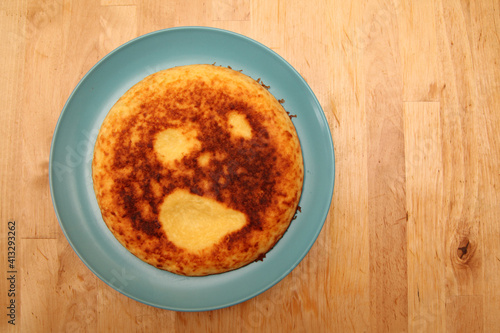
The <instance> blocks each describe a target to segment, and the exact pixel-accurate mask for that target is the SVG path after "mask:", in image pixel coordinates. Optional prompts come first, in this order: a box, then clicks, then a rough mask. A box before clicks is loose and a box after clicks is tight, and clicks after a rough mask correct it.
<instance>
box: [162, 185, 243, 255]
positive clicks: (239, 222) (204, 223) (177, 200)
mask: <svg viewBox="0 0 500 333" xmlns="http://www.w3.org/2000/svg"><path fill="white" fill-rule="evenodd" d="M159 221H160V223H161V225H162V228H163V230H164V231H165V234H166V235H168V239H169V240H170V241H171V242H173V243H174V244H175V245H176V246H178V247H181V248H184V249H187V250H189V251H199V250H202V249H204V248H207V247H209V246H212V245H214V244H216V243H218V242H219V241H220V240H221V239H222V238H223V237H224V236H226V235H227V234H229V233H231V232H233V231H236V230H239V229H241V228H242V227H243V226H244V225H245V224H246V217H245V214H243V213H241V212H238V211H236V210H233V209H230V208H228V207H226V206H225V205H223V204H221V203H219V202H217V201H215V200H213V199H209V198H206V197H200V196H198V195H194V194H191V193H189V192H188V191H186V190H176V191H174V192H173V193H172V194H170V195H168V196H167V197H166V198H165V200H164V201H163V204H162V205H161V207H160V215H159Z"/></svg>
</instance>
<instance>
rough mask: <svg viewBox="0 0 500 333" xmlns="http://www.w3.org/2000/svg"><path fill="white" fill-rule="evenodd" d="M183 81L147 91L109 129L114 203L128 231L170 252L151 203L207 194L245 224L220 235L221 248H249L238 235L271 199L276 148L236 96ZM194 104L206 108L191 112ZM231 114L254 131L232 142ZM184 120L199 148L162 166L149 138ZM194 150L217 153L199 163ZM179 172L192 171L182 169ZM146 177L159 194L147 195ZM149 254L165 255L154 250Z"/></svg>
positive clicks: (253, 225) (256, 221)
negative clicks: (116, 129)
mask: <svg viewBox="0 0 500 333" xmlns="http://www.w3.org/2000/svg"><path fill="white" fill-rule="evenodd" d="M186 86H187V87H189V88H188V89H186V90H185V89H183V88H182V87H180V88H177V89H171V90H168V91H165V92H164V93H163V94H162V95H161V96H156V95H152V96H149V97H148V98H147V99H145V100H147V102H144V103H143V104H142V105H141V106H140V109H139V110H138V113H137V114H136V115H134V116H133V117H130V118H129V119H127V125H126V126H125V127H124V128H123V130H122V131H121V132H120V133H118V134H117V135H118V140H117V141H118V142H119V145H117V147H115V156H114V160H113V166H112V168H113V170H114V171H116V172H115V175H116V176H115V177H116V179H115V184H116V187H115V188H114V190H113V191H114V194H115V196H116V200H117V204H118V205H119V206H121V207H123V209H124V210H125V212H126V213H125V216H126V217H127V218H128V219H129V220H130V221H131V225H132V227H133V228H134V229H136V230H139V231H141V232H143V233H145V234H146V235H148V236H152V237H155V238H158V239H160V238H161V239H162V246H163V247H164V248H165V247H166V248H169V249H170V250H172V251H173V252H176V251H178V250H179V249H176V248H175V245H174V244H172V243H171V242H169V241H168V240H167V239H166V236H165V235H164V233H163V230H162V229H161V224H160V222H159V221H158V215H159V211H158V207H160V205H161V203H162V201H163V198H164V197H165V196H167V195H169V194H170V193H171V192H173V191H174V190H175V189H185V190H187V191H190V192H191V193H193V194H196V195H200V196H207V197H212V198H214V199H216V200H217V201H219V202H222V203H224V204H225V205H227V206H228V207H230V208H232V209H235V210H238V211H240V212H243V213H244V214H245V215H246V216H247V221H248V224H247V225H246V226H245V227H244V228H242V229H240V230H238V231H236V232H234V233H231V234H230V235H228V236H227V237H226V239H225V243H226V244H227V246H228V247H231V246H233V245H232V244H236V243H240V246H243V247H245V246H247V247H250V245H248V243H247V242H246V240H245V239H246V237H248V236H247V235H248V234H249V233H251V231H252V230H262V216H261V214H263V212H265V211H266V209H267V207H269V206H270V205H271V204H272V198H273V196H274V195H275V194H276V193H275V192H276V190H275V187H276V183H275V178H276V177H277V171H275V170H278V169H280V168H276V165H275V164H276V161H277V159H278V156H279V152H278V151H277V147H275V146H274V145H273V142H272V140H270V135H269V133H268V131H267V129H266V128H265V127H264V126H263V125H262V124H263V123H265V121H264V120H265V119H264V117H266V114H265V112H264V113H263V112H257V111H256V110H254V109H253V108H252V106H250V105H248V104H247V103H246V102H245V101H244V99H243V98H242V99H237V98H234V97H229V96H228V95H227V94H226V93H224V92H223V91H216V90H214V89H212V88H210V87H207V86H206V85H205V84H204V83H202V82H199V81H193V82H188V83H187V85H186ZM142 98H143V97H142ZM201 105H203V109H204V110H211V112H206V113H202V112H199V107H200V106H201ZM235 111H236V112H239V113H242V114H244V115H245V116H246V119H247V120H248V123H249V124H250V126H251V128H252V133H254V135H253V136H252V138H251V139H248V140H243V139H241V140H235V139H234V138H232V137H231V133H230V132H229V130H228V126H224V124H225V122H227V117H228V114H229V113H230V112H235ZM186 121H189V122H190V123H191V124H194V126H195V129H196V131H197V133H198V137H197V138H198V140H199V141H200V143H201V149H199V150H196V151H193V152H191V153H190V154H189V155H187V156H185V157H184V158H183V159H182V160H180V161H178V163H177V164H176V165H175V167H172V168H169V167H167V166H166V165H164V164H163V163H162V162H160V161H159V160H158V158H157V157H156V154H155V152H154V150H153V147H154V140H155V136H156V134H157V133H159V132H161V131H163V130H166V129H168V128H176V127H178V126H182V124H183V123H184V122H186ZM133 133H135V134H138V136H137V135H134V136H135V137H139V141H137V142H135V143H132V142H131V140H130V138H131V137H132V134H133ZM202 153H211V154H212V156H215V155H217V156H224V157H223V158H211V159H210V162H209V163H208V165H206V166H204V167H200V166H199V163H198V158H199V157H200V155H201V154H202ZM186 170H187V171H189V170H192V171H194V172H183V171H186ZM153 181H154V182H155V183H156V184H159V186H160V188H161V193H157V192H155V190H154V186H152V182H153ZM201 184H208V186H202V185H201ZM137 185H138V186H139V187H140V189H139V190H137V189H136V187H137ZM144 205H146V206H149V208H150V211H152V212H153V214H152V216H145V215H144V214H143V208H144ZM241 244H243V245H241ZM245 244H246V245H245ZM242 250H245V249H242ZM247 250H249V249H247ZM153 251H154V252H157V253H159V254H160V253H165V252H164V251H160V249H159V248H158V249H154V250H153ZM214 255H215V254H214Z"/></svg>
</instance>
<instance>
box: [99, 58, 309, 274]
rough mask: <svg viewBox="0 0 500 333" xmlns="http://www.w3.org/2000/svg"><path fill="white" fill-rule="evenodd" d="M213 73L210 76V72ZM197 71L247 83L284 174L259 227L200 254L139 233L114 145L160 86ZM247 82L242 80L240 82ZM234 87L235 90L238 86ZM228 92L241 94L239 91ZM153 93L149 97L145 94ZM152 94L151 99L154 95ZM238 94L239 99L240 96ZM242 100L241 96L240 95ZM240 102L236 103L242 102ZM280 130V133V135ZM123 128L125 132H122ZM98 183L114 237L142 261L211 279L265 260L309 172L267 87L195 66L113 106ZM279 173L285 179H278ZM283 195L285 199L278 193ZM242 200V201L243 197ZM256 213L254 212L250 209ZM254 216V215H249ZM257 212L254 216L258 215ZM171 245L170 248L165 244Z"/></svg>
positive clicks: (150, 80)
mask: <svg viewBox="0 0 500 333" xmlns="http://www.w3.org/2000/svg"><path fill="white" fill-rule="evenodd" d="M207 69H208V71H209V74H208V75H207V74H206V73H205V71H206V70H207ZM190 72H191V74H192V73H193V72H194V73H195V75H194V76H195V77H197V78H196V80H199V81H200V82H205V83H208V81H209V79H210V78H211V77H212V76H213V75H215V76H222V78H223V79H222V82H227V81H225V80H230V81H231V80H232V81H234V82H243V83H244V85H245V89H249V90H250V93H249V94H251V95H252V96H253V97H250V101H249V102H248V103H250V104H252V105H254V107H255V108H258V109H259V110H258V112H260V113H263V112H264V111H262V110H265V112H266V114H265V115H264V116H262V117H261V118H259V119H260V121H262V126H263V127H264V128H266V129H268V130H269V131H267V135H268V136H269V140H268V141H269V142H271V143H272V144H273V145H275V146H276V147H277V151H276V152H275V156H276V161H275V162H274V166H275V167H276V168H278V169H281V171H278V173H276V174H274V176H275V179H274V181H276V182H277V183H276V186H275V188H274V197H273V198H272V200H271V201H270V202H269V206H268V207H264V208H263V207H255V209H263V210H264V211H263V212H258V215H259V216H260V219H261V221H260V222H259V223H260V225H259V226H258V227H248V226H247V227H244V228H243V229H241V230H239V231H238V232H233V233H231V234H229V235H226V237H224V239H223V240H221V241H220V242H219V243H218V244H215V245H214V246H212V247H209V248H207V249H204V250H202V251H201V252H199V253H196V254H194V253H189V252H187V251H185V250H183V249H181V248H177V247H176V246H175V245H173V244H171V242H168V236H166V235H163V236H162V235H161V233H160V235H159V236H158V235H156V236H151V235H148V234H147V233H145V232H144V231H143V230H138V229H137V228H135V227H134V226H133V223H131V221H130V216H129V212H127V210H126V209H124V207H123V205H121V204H120V203H117V198H116V194H117V192H116V187H117V186H119V185H117V183H116V182H117V178H113V177H114V175H115V174H116V172H117V170H116V168H114V167H113V161H114V160H115V159H116V151H115V149H114V148H113V147H115V146H120V145H121V144H123V143H122V142H120V135H119V133H120V129H121V128H120V126H121V125H123V124H124V123H126V122H127V119H130V118H132V117H134V116H135V115H136V113H137V112H138V110H139V109H140V108H141V105H142V104H141V103H143V101H144V99H147V98H149V97H151V96H154V95H155V92H154V91H153V90H154V88H159V89H160V90H162V89H164V88H165V87H171V86H178V85H180V86H182V85H183V84H185V83H183V78H184V77H189V76H190V75H189V74H188V73H190ZM240 80H241V81H240ZM233 88H234V87H233ZM234 89H235V90H234V91H232V92H229V91H226V92H225V93H226V94H236V95H235V96H237V95H238V94H237V93H235V91H237V90H238V87H236V88H234ZM145 92H147V93H145ZM148 94H150V95H148ZM235 96H233V98H236V97H235ZM238 98H241V96H240V97H238ZM238 98H236V99H238ZM276 129H280V130H279V131H276ZM121 130H123V129H121ZM92 168H93V181H94V190H95V193H96V197H97V200H98V203H99V207H100V209H101V213H102V216H103V219H104V221H105V222H106V224H107V226H108V227H109V229H110V230H111V231H112V233H113V234H114V236H115V237H116V238H117V239H118V240H119V241H120V243H121V244H122V245H123V246H125V247H126V248H127V249H128V250H129V251H130V252H132V253H133V254H134V255H136V256H137V257H139V258H140V259H141V260H143V261H145V262H147V263H149V264H151V265H153V266H155V267H158V268H160V269H164V270H168V271H170V272H173V273H177V274H181V275H209V274H216V273H222V272H225V271H229V270H233V269H237V268H239V267H242V266H245V265H247V264H249V263H251V262H253V261H255V260H259V259H262V257H263V256H265V254H266V253H267V252H268V251H269V250H270V249H271V248H272V247H273V246H274V245H275V244H276V242H278V240H279V239H280V238H281V237H282V236H283V234H284V233H285V231H286V230H287V228H288V227H289V224H290V222H291V220H292V218H293V216H294V215H295V213H296V209H297V206H298V202H299V200H300V195H301V191H302V183H303V177H304V168H303V161H302V152H301V148H300V143H299V140H298V136H297V134H296V131H295V128H294V126H293V124H292V122H291V120H290V118H289V116H288V114H287V113H286V111H285V110H284V109H283V107H282V105H281V104H280V103H279V101H277V100H276V98H274V96H272V95H271V94H270V92H269V91H267V89H265V88H264V87H262V85H261V84H260V83H258V82H257V81H255V80H253V79H252V78H250V77H248V76H246V75H244V74H242V73H240V72H237V71H234V70H231V69H227V68H224V67H217V66H213V65H190V66H180V67H174V68H171V69H167V70H164V71H160V72H157V73H155V74H152V75H150V76H148V77H146V78H145V79H143V80H142V81H140V82H139V83H137V84H136V85H134V86H133V87H132V88H131V89H130V90H128V91H127V92H126V93H125V94H124V95H123V96H122V97H121V98H120V99H119V100H118V102H117V103H116V104H115V105H114V106H113V108H112V109H111V110H110V112H109V114H108V115H107V117H106V118H105V120H104V122H103V124H102V126H101V130H100V132H99V135H98V139H97V142H96V146H95V152H94V160H93V164H92ZM123 170H125V171H124V172H129V173H132V172H134V167H133V166H131V165H126V164H125V165H123V168H122V169H121V170H120V172H123ZM278 174H279V176H278ZM277 193H279V195H277ZM240 199H241V198H240ZM250 209H251V208H250ZM247 213H248V212H247ZM252 214H253V213H252ZM165 244H168V245H165Z"/></svg>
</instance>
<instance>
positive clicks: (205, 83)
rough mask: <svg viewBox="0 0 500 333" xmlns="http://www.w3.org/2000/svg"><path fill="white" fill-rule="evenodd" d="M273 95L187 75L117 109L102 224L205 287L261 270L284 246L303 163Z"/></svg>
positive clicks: (204, 72)
mask: <svg viewBox="0 0 500 333" xmlns="http://www.w3.org/2000/svg"><path fill="white" fill-rule="evenodd" d="M266 88H267V87H266ZM266 88H264V87H263V85H262V84H261V83H259V82H257V81H255V80H253V79H252V78H250V77H248V76H246V75H244V74H242V73H240V72H238V71H235V70H232V69H230V68H225V67H220V66H215V65H188V66H179V67H174V68H170V69H167V70H163V71H160V72H157V73H155V74H152V75H150V76H148V77H146V78H145V79H143V80H142V81H141V82H139V83H137V84H136V85H135V86H133V87H132V88H131V89H130V90H128V91H127V92H126V93H125V94H124V95H123V96H122V97H121V98H120V99H119V100H118V102H117V103H116V104H115V105H114V106H113V107H112V109H111V110H110V111H109V113H108V115H107V116H106V118H105V120H104V122H103V124H102V126H101V129H100V131H99V135H98V137H97V142H96V145H95V150H94V158H93V162H92V177H93V182H94V190H95V193H96V198H97V202H98V204H99V207H100V209H101V213H102V216H103V220H104V221H105V223H106V224H107V226H108V227H109V229H110V230H111V232H112V233H113V234H114V236H115V237H116V238H117V239H118V241H119V242H120V243H121V244H122V245H123V246H125V247H126V248H127V249H128V250H129V251H130V252H131V253H133V254H134V255H136V256H137V257H138V258H140V259H142V260H143V261H145V262H147V263H149V264H151V265H153V266H155V267H157V268H160V269H164V270H168V271H170V272H173V273H176V274H181V275H189V276H201V275H209V274H216V273H222V272H226V271H230V270H233V269H236V268H239V267H242V266H244V265H247V264H249V263H251V262H253V261H255V260H259V259H262V258H263V257H264V256H265V254H266V253H267V252H268V251H269V250H270V249H271V248H272V247H273V246H274V245H275V243H276V242H277V241H278V240H279V239H280V238H281V237H282V236H283V234H284V233H285V231H286V230H287V228H288V226H289V224H290V222H291V220H292V218H293V216H294V215H295V213H296V210H297V207H298V203H299V199H300V194H301V191H302V183H303V178H304V171H303V161H302V153H301V149H300V144H299V140H298V137H297V133H296V131H295V128H294V126H293V124H292V122H291V120H290V117H289V116H288V114H287V112H286V111H285V110H284V109H283V107H282V105H281V104H280V102H279V101H277V100H276V98H274V97H273V96H272V95H271V94H270V92H269V91H268V90H267V89H266Z"/></svg>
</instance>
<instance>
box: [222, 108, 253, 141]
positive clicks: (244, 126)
mask: <svg viewBox="0 0 500 333" xmlns="http://www.w3.org/2000/svg"><path fill="white" fill-rule="evenodd" d="M227 122H228V124H229V131H230V132H231V134H232V135H233V136H235V137H242V138H244V139H251V138H252V127H251V126H250V124H249V123H248V120H247V118H246V117H245V115H244V114H241V113H238V112H231V113H230V114H229V115H228V119H227Z"/></svg>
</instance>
